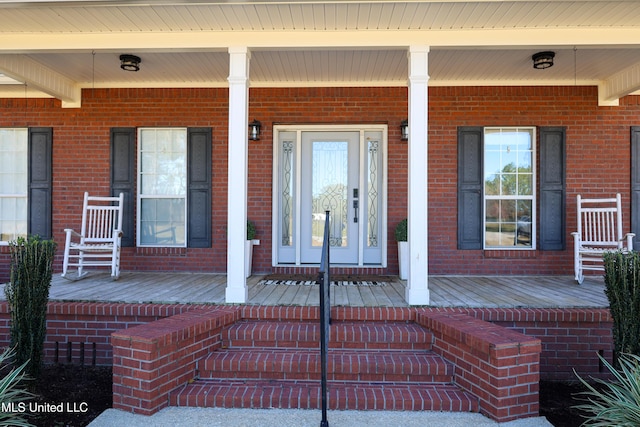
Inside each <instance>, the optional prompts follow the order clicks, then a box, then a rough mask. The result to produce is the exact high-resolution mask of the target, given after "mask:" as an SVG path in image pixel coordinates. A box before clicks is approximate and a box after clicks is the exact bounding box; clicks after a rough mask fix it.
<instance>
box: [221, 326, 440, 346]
mask: <svg viewBox="0 0 640 427" xmlns="http://www.w3.org/2000/svg"><path fill="white" fill-rule="evenodd" d="M222 339H223V345H224V346H226V347H229V348H233V347H281V348H308V349H318V348H319V345H320V344H319V343H320V327H319V325H317V324H312V323H295V322H294V323H268V322H247V323H242V322H241V323H238V324H236V325H234V326H232V327H231V328H228V329H226V330H225V331H223V335H222ZM432 339H433V337H432V335H431V334H430V333H429V332H428V331H426V330H424V329H422V328H420V327H418V326H416V325H412V324H398V325H389V324H379V325H376V324H362V325H358V324H355V325H354V324H341V323H339V322H337V324H334V325H332V326H331V329H330V337H329V348H333V349H340V348H344V349H367V350H384V349H390V350H430V349H431V342H432Z"/></svg>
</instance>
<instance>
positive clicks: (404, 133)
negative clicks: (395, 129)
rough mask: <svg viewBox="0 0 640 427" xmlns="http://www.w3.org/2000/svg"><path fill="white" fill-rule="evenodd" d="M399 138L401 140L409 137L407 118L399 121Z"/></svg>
mask: <svg viewBox="0 0 640 427" xmlns="http://www.w3.org/2000/svg"><path fill="white" fill-rule="evenodd" d="M400 139H401V140H403V141H407V140H408V139H409V120H407V119H405V120H403V121H401V122H400Z"/></svg>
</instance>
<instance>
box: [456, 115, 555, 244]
mask: <svg viewBox="0 0 640 427" xmlns="http://www.w3.org/2000/svg"><path fill="white" fill-rule="evenodd" d="M536 133H537V134H538V136H539V171H538V173H539V175H538V176H536V172H535V171H536V154H535V153H536V152H537V147H536V145H535V141H536ZM485 138H486V139H487V141H486V143H485ZM565 145H566V129H565V128H564V127H549V126H542V127H540V128H538V129H537V132H536V129H535V128H533V127H518V128H497V127H491V128H483V127H478V126H461V127H459V128H458V230H457V234H458V245H457V247H458V249H466V250H479V249H494V248H496V249H515V248H519V249H538V250H543V251H561V250H565V248H566V239H565V236H566V234H567V233H566V232H565V217H566V212H565V210H566V208H565V206H566V203H565V198H566V182H565V181H566V179H565V175H566V172H565V171H566V156H565ZM528 147H530V148H528ZM485 157H486V159H485ZM536 183H537V185H538V188H537V190H536V188H535V187H536ZM536 191H537V194H536ZM485 193H491V194H485ZM487 205H489V208H487ZM536 205H539V211H538V212H536ZM527 213H530V215H527ZM527 216H528V217H529V218H527ZM536 224H537V227H536ZM488 229H489V230H488ZM488 232H491V233H494V235H492V236H491V237H492V239H486V235H487V234H488ZM536 232H537V233H538V234H537V236H536ZM496 234H497V235H496ZM487 240H488V242H487ZM487 243H489V245H487ZM494 243H495V244H496V245H495V246H492V244H494Z"/></svg>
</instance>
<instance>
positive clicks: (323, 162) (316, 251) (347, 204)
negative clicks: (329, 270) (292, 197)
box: [300, 132, 360, 264]
mask: <svg viewBox="0 0 640 427" xmlns="http://www.w3.org/2000/svg"><path fill="white" fill-rule="evenodd" d="M359 142H360V133H359V132H303V133H302V177H301V178H302V181H301V218H300V220H301V229H300V236H301V239H300V244H301V259H300V262H301V263H303V264H317V263H319V262H320V255H321V249H322V245H323V239H324V227H325V212H327V211H328V212H329V217H330V226H329V245H330V246H331V261H332V262H335V263H339V264H357V263H358V228H359V227H358V213H359V212H358V211H359V202H360V200H359V197H358V196H359V194H358V183H359V179H358V176H359V174H358V165H359V161H358V158H359V156H358V154H359V149H358V146H359Z"/></svg>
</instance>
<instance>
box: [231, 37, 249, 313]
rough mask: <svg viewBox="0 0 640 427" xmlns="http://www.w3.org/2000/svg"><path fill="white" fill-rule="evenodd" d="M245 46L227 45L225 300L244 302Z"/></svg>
mask: <svg viewBox="0 0 640 427" xmlns="http://www.w3.org/2000/svg"><path fill="white" fill-rule="evenodd" d="M250 56H251V55H250V53H249V51H248V49H247V47H246V46H242V47H230V48H229V170H228V177H227V188H228V195H227V288H226V292H225V299H226V302H227V303H246V302H247V297H248V291H247V279H246V277H245V274H244V261H245V260H244V258H245V256H246V255H245V249H244V248H245V244H244V242H245V240H246V239H247V173H248V171H247V163H248V161H247V157H248V154H247V153H248V136H249V135H248V123H249V121H248V117H249V59H250Z"/></svg>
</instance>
